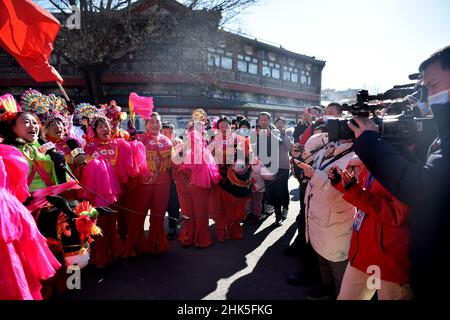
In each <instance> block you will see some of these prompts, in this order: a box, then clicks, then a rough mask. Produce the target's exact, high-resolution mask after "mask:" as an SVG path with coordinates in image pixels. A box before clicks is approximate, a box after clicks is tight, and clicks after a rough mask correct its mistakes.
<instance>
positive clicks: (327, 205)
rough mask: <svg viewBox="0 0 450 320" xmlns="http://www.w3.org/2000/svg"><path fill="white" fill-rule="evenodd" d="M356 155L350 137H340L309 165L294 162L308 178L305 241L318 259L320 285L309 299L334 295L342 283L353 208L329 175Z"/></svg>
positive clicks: (310, 294) (331, 297) (342, 167)
mask: <svg viewBox="0 0 450 320" xmlns="http://www.w3.org/2000/svg"><path fill="white" fill-rule="evenodd" d="M354 157H355V154H354V152H353V151H352V141H351V140H342V139H341V140H339V141H337V143H336V144H335V145H332V146H331V147H325V148H323V149H321V150H320V151H319V152H318V154H317V156H316V157H315V159H314V164H313V165H312V166H310V165H308V164H306V163H304V162H297V165H298V166H299V167H300V168H301V169H303V170H304V174H305V176H306V177H308V178H310V181H309V183H308V186H307V189H306V193H305V199H304V201H305V205H306V210H305V212H306V232H305V233H306V241H307V242H310V243H311V246H312V247H313V249H314V251H315V252H316V256H317V259H318V261H319V269H320V278H321V282H322V284H321V286H320V287H318V288H317V289H316V290H314V291H312V292H311V293H309V294H308V295H307V298H308V299H310V300H316V299H317V300H319V299H320V300H323V299H334V298H335V297H336V296H337V295H338V294H339V290H340V287H341V282H342V278H343V276H344V271H345V268H346V266H347V260H348V250H349V246H350V238H351V235H352V223H353V216H354V215H355V213H356V209H355V207H354V206H353V205H351V204H349V203H348V202H346V201H345V200H343V199H342V195H341V194H340V192H339V191H338V190H336V189H335V188H334V187H333V186H332V185H331V183H330V181H329V179H328V174H327V170H328V168H330V167H331V166H335V167H338V168H340V169H341V170H343V169H345V168H346V167H347V166H348V163H349V161H350V160H351V159H352V158H354Z"/></svg>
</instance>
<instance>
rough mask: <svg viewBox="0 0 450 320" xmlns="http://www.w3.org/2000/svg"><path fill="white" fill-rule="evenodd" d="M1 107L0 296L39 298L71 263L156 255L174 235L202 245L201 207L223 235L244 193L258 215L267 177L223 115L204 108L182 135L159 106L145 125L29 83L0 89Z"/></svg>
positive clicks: (231, 233)
mask: <svg viewBox="0 0 450 320" xmlns="http://www.w3.org/2000/svg"><path fill="white" fill-rule="evenodd" d="M0 110H1V112H0V253H1V256H2V266H1V267H0V268H1V272H0V287H1V288H2V290H1V291H0V299H41V298H44V299H45V298H48V297H49V296H50V295H51V294H52V292H53V291H54V290H62V289H61V288H62V287H64V286H65V281H64V275H65V274H66V273H65V268H67V267H69V266H71V265H78V266H79V267H83V266H85V265H86V264H87V263H88V261H89V263H92V264H95V265H96V266H97V267H98V268H103V267H105V266H107V265H108V264H109V263H111V262H112V261H114V260H115V259H117V258H118V257H122V258H124V257H131V256H137V255H140V254H143V253H149V254H154V255H161V254H163V253H164V252H166V251H167V250H169V241H168V240H172V239H175V238H177V239H178V240H179V241H180V242H181V244H182V246H183V247H191V246H195V247H199V248H206V247H208V246H210V245H211V244H212V243H213V235H212V234H211V231H210V227H209V219H213V220H214V222H215V235H216V238H217V240H219V241H220V242H223V241H225V240H227V239H243V230H242V226H241V222H242V221H243V220H244V219H245V218H246V210H248V208H249V204H250V205H251V206H250V207H251V208H252V210H253V211H252V213H254V214H250V215H248V216H249V217H250V218H254V217H259V215H260V213H261V211H262V210H261V207H262V202H263V195H264V186H265V182H267V181H270V180H271V179H274V176H273V175H272V174H271V173H270V172H269V171H268V170H267V168H266V167H265V166H263V165H262V164H261V162H260V161H259V159H258V157H257V156H256V152H254V150H253V149H254V148H253V145H252V143H251V142H250V139H249V137H248V134H237V133H236V132H235V130H232V126H236V124H235V123H232V122H231V120H230V119H228V118H227V117H220V118H218V119H216V121H214V123H212V124H211V123H210V121H209V119H208V117H207V114H206V113H205V111H204V110H203V109H196V110H194V111H193V113H192V118H191V121H190V123H189V125H188V128H186V131H185V134H184V136H183V139H180V138H178V137H176V135H175V134H174V127H173V125H172V124H170V123H165V122H163V121H162V119H161V116H160V115H159V114H158V113H156V112H153V113H152V114H151V116H150V117H148V118H147V119H146V122H145V123H146V131H145V132H144V133H140V134H138V133H137V132H136V130H134V128H133V126H129V129H130V130H128V131H125V130H123V129H121V128H120V124H121V123H122V122H123V121H124V120H126V118H127V114H126V113H124V112H122V110H121V107H119V106H118V105H117V104H116V103H115V102H114V101H111V102H110V103H109V104H105V105H100V106H99V107H96V106H93V105H90V104H86V103H81V104H79V105H76V106H75V105H74V104H73V103H70V102H69V103H67V102H66V101H65V100H64V99H62V98H59V97H57V96H55V95H52V94H51V95H44V94H42V93H41V92H39V91H36V90H32V89H30V90H27V91H25V92H24V93H23V95H22V96H21V100H20V103H18V102H17V101H16V100H15V99H14V97H13V96H12V95H10V94H5V95H3V96H1V97H0ZM266 116H267V117H268V119H263V120H264V121H267V120H270V118H269V117H270V116H269V115H268V114H267V115H266ZM263 118H264V117H263ZM240 120H241V121H240V123H239V124H238V127H236V129H241V131H240V132H247V131H248V129H250V124H249V123H248V122H247V121H246V120H245V119H240ZM208 126H212V127H213V129H214V130H213V134H211V133H210V132H211V131H207V128H208ZM238 154H240V155H242V157H238V156H237V155H238ZM286 181H287V180H286ZM280 205H281V202H280ZM180 208H181V210H180ZM278 211H279V212H280V214H281V207H280V209H279V210H278ZM278 211H277V212H278ZM166 212H168V216H169V218H168V219H167V217H166ZM148 214H149V215H150V220H149V222H150V223H149V231H148V232H144V224H145V221H146V217H147V216H148ZM279 217H280V215H279V214H278V215H277V221H279V220H280V218H279ZM284 218H285V217H284ZM166 220H168V221H169V223H168V226H169V232H168V234H166V232H165V221H166ZM250 220H252V219H250ZM253 220H254V219H253ZM253 222H256V221H253ZM180 226H181V228H180ZM177 229H180V230H179V232H177Z"/></svg>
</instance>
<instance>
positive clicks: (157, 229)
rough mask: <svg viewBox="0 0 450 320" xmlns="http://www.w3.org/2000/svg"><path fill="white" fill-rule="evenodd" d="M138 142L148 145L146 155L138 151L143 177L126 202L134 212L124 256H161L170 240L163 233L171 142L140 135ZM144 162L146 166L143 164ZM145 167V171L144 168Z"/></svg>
mask: <svg viewBox="0 0 450 320" xmlns="http://www.w3.org/2000/svg"><path fill="white" fill-rule="evenodd" d="M136 139H137V140H138V141H139V142H141V143H142V144H143V145H144V146H145V150H143V151H144V152H140V151H139V150H138V148H135V152H134V154H135V156H136V155H137V156H138V157H139V158H141V157H142V155H144V159H136V162H138V163H141V166H140V167H141V170H140V171H141V174H140V176H139V177H136V178H135V179H134V180H135V181H134V183H133V187H131V188H130V189H129V190H128V192H127V194H126V196H125V199H124V206H125V207H127V208H130V209H132V210H134V211H136V212H135V213H132V212H127V213H126V214H127V217H126V220H127V230H128V232H127V242H126V249H125V255H126V256H130V255H133V254H138V253H139V252H148V253H151V254H161V253H164V252H166V251H167V249H168V246H169V244H168V241H167V238H166V235H165V232H164V215H165V212H166V208H167V203H168V201H169V195H170V194H169V192H170V181H171V178H170V173H169V170H170V168H171V153H172V141H171V140H170V139H169V138H167V137H165V136H163V135H162V134H158V135H157V136H153V135H151V134H149V133H146V134H140V135H137V136H136ZM142 160H143V161H144V164H143V165H142ZM143 166H144V167H145V168H144V169H142V167H143ZM149 209H150V230H149V233H148V235H147V236H144V222H145V217H146V215H147V212H148V210H149Z"/></svg>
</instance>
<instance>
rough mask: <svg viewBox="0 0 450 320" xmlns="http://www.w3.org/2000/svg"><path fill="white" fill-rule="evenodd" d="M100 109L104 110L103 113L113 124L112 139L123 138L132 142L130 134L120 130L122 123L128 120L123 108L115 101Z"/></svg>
mask: <svg viewBox="0 0 450 320" xmlns="http://www.w3.org/2000/svg"><path fill="white" fill-rule="evenodd" d="M100 107H101V108H102V109H103V112H104V113H105V115H106V117H107V118H108V119H109V122H110V123H111V138H113V139H117V138H122V139H125V140H127V141H131V136H130V134H129V133H128V132H127V131H126V130H123V129H121V128H120V124H121V123H122V121H125V120H126V119H127V113H126V112H122V108H121V107H119V106H118V105H117V103H116V101H114V100H111V102H110V103H109V105H108V104H104V105H101V106H100Z"/></svg>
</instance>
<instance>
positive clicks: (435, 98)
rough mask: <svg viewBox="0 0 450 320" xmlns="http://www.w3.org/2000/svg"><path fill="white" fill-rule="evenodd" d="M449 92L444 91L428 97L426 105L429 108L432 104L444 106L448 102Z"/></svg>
mask: <svg viewBox="0 0 450 320" xmlns="http://www.w3.org/2000/svg"><path fill="white" fill-rule="evenodd" d="M449 92H450V91H449V90H444V91H441V92H438V93H435V94H433V95H432V96H429V97H428V104H429V105H430V106H431V105H433V104H445V103H447V102H448V101H449V99H448V96H449Z"/></svg>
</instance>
